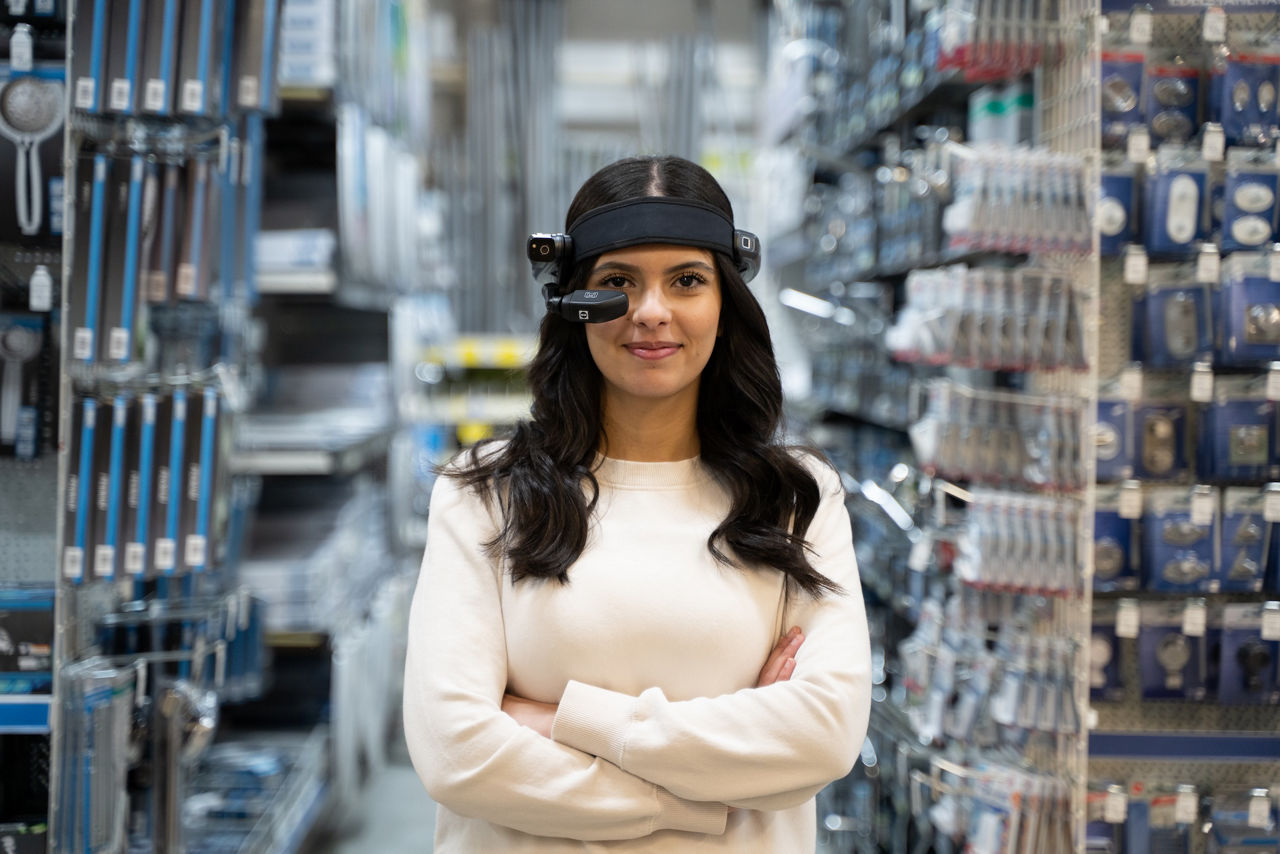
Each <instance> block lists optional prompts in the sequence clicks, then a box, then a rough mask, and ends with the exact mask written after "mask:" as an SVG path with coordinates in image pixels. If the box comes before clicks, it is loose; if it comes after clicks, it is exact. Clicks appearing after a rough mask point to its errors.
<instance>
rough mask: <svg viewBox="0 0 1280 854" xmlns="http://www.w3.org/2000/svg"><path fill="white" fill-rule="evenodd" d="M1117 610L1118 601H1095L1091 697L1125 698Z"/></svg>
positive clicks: (1090, 666) (1113, 700) (1107, 699)
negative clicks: (1121, 677)
mask: <svg viewBox="0 0 1280 854" xmlns="http://www.w3.org/2000/svg"><path fill="white" fill-rule="evenodd" d="M1115 611H1116V605H1115V603H1114V602H1097V603H1095V604H1094V608H1093V633H1092V635H1091V636H1090V638H1089V699H1091V700H1095V701H1106V702H1115V701H1118V700H1122V699H1124V683H1123V682H1122V681H1121V679H1120V639H1119V638H1118V637H1116V614H1115Z"/></svg>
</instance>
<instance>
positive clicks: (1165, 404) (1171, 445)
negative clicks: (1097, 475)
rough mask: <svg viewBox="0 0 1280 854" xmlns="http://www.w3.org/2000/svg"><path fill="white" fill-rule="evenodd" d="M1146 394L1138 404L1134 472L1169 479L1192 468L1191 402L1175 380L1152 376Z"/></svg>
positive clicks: (1135, 412)
mask: <svg viewBox="0 0 1280 854" xmlns="http://www.w3.org/2000/svg"><path fill="white" fill-rule="evenodd" d="M1145 385H1146V387H1147V391H1146V397H1145V399H1144V400H1142V401H1141V402H1140V403H1138V404H1136V405H1135V406H1134V410H1133V431H1134V451H1135V453H1134V461H1135V465H1134V476H1135V477H1138V478H1140V479H1142V480H1169V479H1172V478H1176V477H1180V476H1181V475H1182V474H1184V473H1185V472H1186V471H1187V468H1188V465H1189V463H1188V457H1187V454H1188V450H1189V448H1188V443H1189V439H1190V428H1189V426H1188V420H1189V410H1190V404H1189V403H1188V402H1187V401H1186V399H1185V396H1186V392H1185V389H1182V388H1180V387H1179V386H1178V385H1176V384H1175V381H1172V380H1170V381H1167V382H1164V383H1156V382H1155V381H1153V380H1151V379H1148V380H1147V382H1146V383H1145Z"/></svg>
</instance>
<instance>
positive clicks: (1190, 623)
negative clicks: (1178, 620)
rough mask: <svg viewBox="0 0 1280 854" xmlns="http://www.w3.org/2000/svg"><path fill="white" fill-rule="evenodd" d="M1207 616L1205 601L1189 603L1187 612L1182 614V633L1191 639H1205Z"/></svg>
mask: <svg viewBox="0 0 1280 854" xmlns="http://www.w3.org/2000/svg"><path fill="white" fill-rule="evenodd" d="M1207 614H1208V609H1207V608H1205V604H1204V600H1203V599H1192V600H1190V601H1189V602H1187V607H1186V610H1184V611H1183V612H1182V633H1183V634H1184V635H1186V636H1187V637H1189V638H1202V637H1204V629H1205V624H1206V622H1207V619H1206V617H1207Z"/></svg>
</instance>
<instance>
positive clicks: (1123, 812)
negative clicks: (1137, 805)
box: [1102, 789, 1129, 824]
mask: <svg viewBox="0 0 1280 854" xmlns="http://www.w3.org/2000/svg"><path fill="white" fill-rule="evenodd" d="M1128 817H1129V796H1128V795H1126V794H1125V793H1124V792H1120V791H1116V790H1114V789H1113V790H1111V791H1109V792H1107V799H1106V801H1104V802H1103V804H1102V820H1103V821H1105V822H1106V823H1107V824H1124V822H1125V819H1127V818H1128Z"/></svg>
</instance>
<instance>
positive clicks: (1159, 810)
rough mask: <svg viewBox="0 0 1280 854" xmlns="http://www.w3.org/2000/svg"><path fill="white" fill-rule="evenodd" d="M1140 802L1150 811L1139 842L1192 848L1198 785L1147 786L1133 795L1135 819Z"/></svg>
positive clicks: (1139, 831)
mask: <svg viewBox="0 0 1280 854" xmlns="http://www.w3.org/2000/svg"><path fill="white" fill-rule="evenodd" d="M1211 657H1212V656H1210V658H1211ZM1210 695H1211V692H1210ZM1139 805H1141V807H1142V808H1144V810H1145V812H1146V815H1145V821H1144V822H1143V824H1144V825H1145V827H1141V826H1140V827H1138V828H1135V831H1136V832H1135V833H1134V834H1133V835H1136V837H1137V838H1138V840H1139V842H1138V844H1139V845H1141V844H1142V843H1143V842H1145V843H1147V844H1148V845H1149V846H1150V848H1149V849H1148V850H1151V851H1187V850H1190V847H1191V834H1192V832H1193V830H1195V829H1196V827H1195V825H1196V824H1197V821H1198V818H1199V807H1200V797H1199V793H1198V792H1197V791H1196V787H1195V786H1191V785H1177V786H1171V785H1154V786H1151V785H1146V786H1143V794H1142V795H1141V796H1139V797H1136V798H1134V797H1131V798H1130V806H1129V809H1130V821H1131V822H1132V821H1133V815H1134V811H1135V808H1136V807H1138V806H1139ZM1144 831H1145V832H1144Z"/></svg>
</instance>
